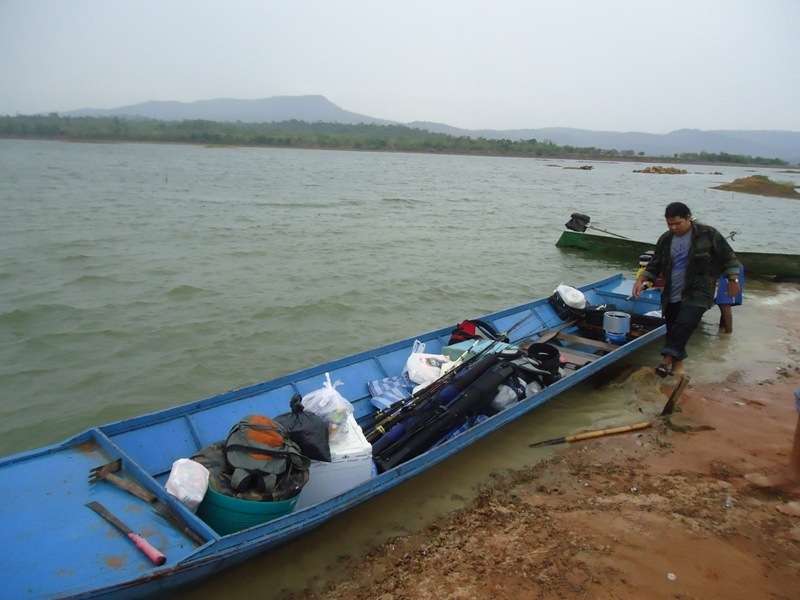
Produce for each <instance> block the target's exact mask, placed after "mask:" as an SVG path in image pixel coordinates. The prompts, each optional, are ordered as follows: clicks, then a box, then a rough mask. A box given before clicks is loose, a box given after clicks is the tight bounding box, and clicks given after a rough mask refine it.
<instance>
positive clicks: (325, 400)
mask: <svg viewBox="0 0 800 600" xmlns="http://www.w3.org/2000/svg"><path fill="white" fill-rule="evenodd" d="M339 385H342V382H341V381H339V380H338V379H337V380H336V382H335V383H331V375H330V373H325V381H324V382H323V384H322V387H321V388H320V389H318V390H314V391H313V392H309V393H308V394H306V395H305V396H303V408H304V409H305V410H307V411H309V412H312V413H314V414H315V415H317V416H318V417H320V418H322V419H323V420H324V421H325V422H326V423H327V424H328V440H329V441H331V442H334V441H336V440H339V439H343V438H344V437H345V436H346V435H347V417H348V416H350V415H351V414H352V413H353V410H354V409H353V405H352V404H350V402H349V401H348V400H347V399H346V398H345V397H344V396H342V395H341V394H340V393H339V392H337V391H336V386H339Z"/></svg>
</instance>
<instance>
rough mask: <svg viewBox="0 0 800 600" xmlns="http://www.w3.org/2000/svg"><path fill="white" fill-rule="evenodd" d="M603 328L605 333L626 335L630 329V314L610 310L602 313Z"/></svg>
mask: <svg viewBox="0 0 800 600" xmlns="http://www.w3.org/2000/svg"><path fill="white" fill-rule="evenodd" d="M603 330H604V331H605V332H606V333H611V334H617V335H627V333H628V332H629V331H630V330H631V316H630V315H629V314H628V313H626V312H620V311H616V310H610V311H608V312H606V313H605V314H603Z"/></svg>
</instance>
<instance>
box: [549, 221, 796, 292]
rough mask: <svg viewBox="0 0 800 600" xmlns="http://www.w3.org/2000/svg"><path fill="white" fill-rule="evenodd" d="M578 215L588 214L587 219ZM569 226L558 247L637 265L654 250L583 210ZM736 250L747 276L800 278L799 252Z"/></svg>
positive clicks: (775, 278)
mask: <svg viewBox="0 0 800 600" xmlns="http://www.w3.org/2000/svg"><path fill="white" fill-rule="evenodd" d="M576 217H585V219H580V218H576ZM571 225H572V226H574V227H577V230H576V229H571V228H570V226H571ZM566 227H567V231H564V232H562V233H561V236H560V237H559V238H558V241H557V242H556V246H557V247H559V248H572V249H577V250H581V251H586V252H588V253H590V254H591V255H592V256H594V257H597V258H602V259H605V260H613V261H614V262H620V263H621V264H625V265H635V264H636V261H637V259H638V257H639V256H641V255H642V254H644V253H645V252H647V251H648V250H653V249H655V241H653V242H652V243H650V242H640V241H638V240H632V239H629V238H626V237H624V236H621V235H618V234H615V233H612V232H610V231H606V230H604V229H598V228H597V227H593V226H592V225H588V217H587V216H586V215H581V214H580V213H573V215H572V218H571V219H570V221H568V222H567V224H566ZM586 229H593V230H595V231H600V232H601V233H599V234H594V233H586ZM734 252H736V258H738V259H739V262H741V263H742V265H743V266H744V272H745V274H746V276H747V277H756V278H759V279H772V280H775V281H800V256H798V255H797V254H776V253H772V252H741V251H739V250H736V248H734Z"/></svg>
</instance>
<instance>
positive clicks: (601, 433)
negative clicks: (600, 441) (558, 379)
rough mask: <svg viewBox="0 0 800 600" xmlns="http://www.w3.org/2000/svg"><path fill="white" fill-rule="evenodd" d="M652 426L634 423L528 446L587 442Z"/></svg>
mask: <svg viewBox="0 0 800 600" xmlns="http://www.w3.org/2000/svg"><path fill="white" fill-rule="evenodd" d="M652 425H653V424H652V423H651V422H650V421H647V422H645V423H636V424H634V425H625V426H623V427H613V428H611V429H599V430H596V431H587V432H585V433H578V434H575V435H567V436H564V437H560V438H553V439H552V440H544V441H543V442H535V443H533V444H528V445H529V446H530V447H531V448H536V447H537V446H552V445H553V444H563V443H566V442H577V441H579V440H588V439H591V438H597V437H602V436H604V435H614V434H616V433H627V432H629V431H638V430H639V429H647V428H648V427H651V426H652Z"/></svg>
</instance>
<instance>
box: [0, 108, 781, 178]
mask: <svg viewBox="0 0 800 600" xmlns="http://www.w3.org/2000/svg"><path fill="white" fill-rule="evenodd" d="M0 137H4V138H16V139H56V140H65V141H76V142H115V141H117V142H158V143H185V144H207V145H228V146H265V147H279V148H319V149H332V150H368V151H391V152H422V153H442V154H467V155H470V154H471V155H481V156H515V157H537V158H578V159H623V160H624V159H628V160H644V159H648V158H658V160H667V161H673V162H682V163H703V164H709V163H726V164H756V165H763V166H785V165H788V163H787V162H786V161H784V160H781V159H778V158H763V157H760V156H759V157H752V156H743V155H738V154H729V153H726V152H719V153H711V152H685V153H680V154H674V155H673V156H670V157H663V156H660V157H648V156H645V153H644V152H636V151H634V150H616V149H603V148H594V147H588V148H580V147H575V146H569V145H565V146H559V145H557V144H556V143H555V142H553V141H551V140H541V141H540V140H536V139H530V140H508V139H488V138H484V137H477V138H472V137H468V136H453V135H448V134H444V133H431V132H430V131H427V130H424V129H417V128H412V127H407V126H405V125H375V124H365V123H361V124H358V125H348V124H342V123H323V122H315V123H309V122H306V121H298V120H290V121H281V122H271V123H241V122H236V123H230V122H225V123H221V122H217V121H206V120H199V119H198V120H184V121H160V120H155V119H125V118H120V117H70V116H60V115H58V114H57V113H51V114H49V115H16V116H0Z"/></svg>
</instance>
